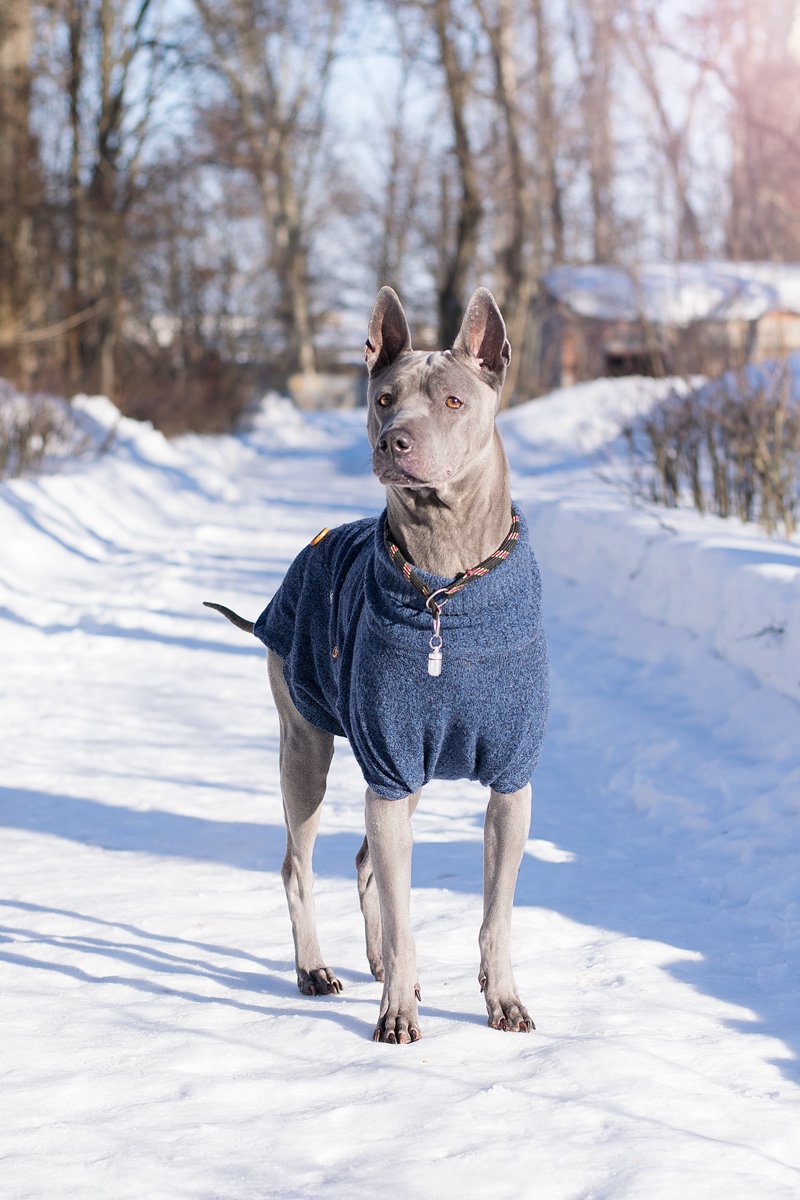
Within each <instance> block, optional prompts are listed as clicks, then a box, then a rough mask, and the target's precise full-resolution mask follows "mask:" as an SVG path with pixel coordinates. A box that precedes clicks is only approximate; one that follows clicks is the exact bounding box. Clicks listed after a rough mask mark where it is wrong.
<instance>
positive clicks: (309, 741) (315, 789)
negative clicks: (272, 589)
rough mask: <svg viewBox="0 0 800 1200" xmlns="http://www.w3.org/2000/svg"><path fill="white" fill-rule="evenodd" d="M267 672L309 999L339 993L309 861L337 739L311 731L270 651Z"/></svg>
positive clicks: (302, 977) (298, 947)
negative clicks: (325, 952) (326, 955)
mask: <svg viewBox="0 0 800 1200" xmlns="http://www.w3.org/2000/svg"><path fill="white" fill-rule="evenodd" d="M267 667H268V670H269V682H270V686H271V688H272V695H273V697H274V699H275V707H276V708H277V710H278V716H279V718H280V725H281V745H280V770H281V792H282V794H283V812H284V816H285V818H286V857H285V858H284V860H283V866H282V868H281V877H282V879H283V886H284V887H285V889H286V899H287V900H288V902H289V915H290V917H291V920H292V933H293V935H294V949H295V964H296V966H297V986H298V987H299V988H300V991H301V992H303V993H304V994H305V995H306V996H324V995H327V994H328V993H329V992H340V991H341V990H342V985H341V983H340V982H339V980H338V979H337V978H336V976H335V975H334V973H333V971H331V970H329V969H328V967H326V966H325V963H324V962H323V960H322V953H321V951H320V948H319V940H318V938H317V917H316V912H315V909H314V896H313V885H314V876H313V873H312V869H311V857H312V854H313V850H314V841H315V839H316V836H317V829H318V828H319V818H320V808H321V805H322V799H323V797H324V795H325V782H326V780H327V777H328V768H329V767H330V765H331V758H332V757H333V735H332V734H330V733H326V732H325V730H323V729H318V728H317V727H316V726H315V725H311V724H310V723H309V722H308V721H307V720H306V719H305V717H303V716H302V715H301V714H300V713H299V712H298V711H297V709H296V708H295V706H294V702H293V700H292V698H291V696H290V695H289V689H288V687H287V685H286V680H285V679H284V677H283V661H282V660H281V659H280V658H279V657H278V655H277V654H274V653H273V652H272V651H271V650H268V651H267Z"/></svg>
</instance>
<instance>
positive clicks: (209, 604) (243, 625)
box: [203, 600, 253, 633]
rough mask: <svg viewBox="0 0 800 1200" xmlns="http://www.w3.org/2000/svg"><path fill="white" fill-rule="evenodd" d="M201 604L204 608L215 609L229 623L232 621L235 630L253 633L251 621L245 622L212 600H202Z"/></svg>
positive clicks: (242, 618)
mask: <svg viewBox="0 0 800 1200" xmlns="http://www.w3.org/2000/svg"><path fill="white" fill-rule="evenodd" d="M203 604H205V606H206V608H215V609H216V610H217V612H220V613H222V615H223V617H227V618H228V620H229V621H232V622H233V624H234V625H235V626H236V627H237V629H243V630H244V631H245V633H252V632H253V622H252V621H245V619H244V617H240V616H238V615H237V614H236V613H235V612H231V610H230V609H229V608H226V607H225V605H224V604H214V602H213V601H212V600H204V601H203Z"/></svg>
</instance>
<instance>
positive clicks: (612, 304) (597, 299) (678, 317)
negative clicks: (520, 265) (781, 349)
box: [542, 262, 800, 326]
mask: <svg viewBox="0 0 800 1200" xmlns="http://www.w3.org/2000/svg"><path fill="white" fill-rule="evenodd" d="M542 282H543V283H544V285H545V287H546V288H547V290H548V291H549V292H550V294H551V295H552V296H554V297H555V299H556V300H560V301H561V302H562V303H563V304H566V305H567V306H568V307H569V308H571V309H572V311H573V312H575V313H578V314H579V315H580V316H583V317H597V318H599V319H600V320H605V321H635V320H638V319H639V318H640V317H641V316H643V317H644V318H645V319H646V320H648V321H651V322H652V323H653V324H656V325H677V326H686V325H689V324H691V322H692V321H730V320H736V319H738V320H745V321H752V320H756V319H757V318H759V317H763V316H764V314H765V313H767V312H771V311H780V312H792V313H800V263H772V262H685V263H653V264H650V265H648V266H641V267H639V268H637V270H636V271H635V272H634V271H625V270H623V269H622V268H621V267H612V266H586V267H554V268H553V269H552V270H551V271H548V272H547V274H546V275H544V276H542Z"/></svg>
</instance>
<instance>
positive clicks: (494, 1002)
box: [480, 973, 536, 1033]
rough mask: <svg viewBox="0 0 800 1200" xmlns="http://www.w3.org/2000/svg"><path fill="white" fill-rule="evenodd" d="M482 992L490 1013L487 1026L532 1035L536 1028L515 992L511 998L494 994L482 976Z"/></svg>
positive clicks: (506, 1031) (507, 1031)
mask: <svg viewBox="0 0 800 1200" xmlns="http://www.w3.org/2000/svg"><path fill="white" fill-rule="evenodd" d="M480 985H481V991H482V992H483V993H484V996H485V999H486V1008H487V1010H488V1013H489V1020H488V1021H487V1024H488V1025H489V1026H490V1028H492V1029H502V1030H503V1031H504V1032H505V1033H532V1032H533V1030H534V1029H535V1028H536V1026H535V1025H534V1023H533V1021H532V1020H531V1018H530V1016H529V1015H528V1010H527V1008H526V1007H525V1005H524V1004H523V1003H522V1001H521V1000H520V998H519V996H517V995H516V994H515V993H514V992H512V994H511V996H508V995H507V994H506V995H502V994H501V993H498V994H493V992H492V990H491V989H490V987H489V984H488V981H487V979H486V976H485V975H484V974H483V973H482V974H481V976H480Z"/></svg>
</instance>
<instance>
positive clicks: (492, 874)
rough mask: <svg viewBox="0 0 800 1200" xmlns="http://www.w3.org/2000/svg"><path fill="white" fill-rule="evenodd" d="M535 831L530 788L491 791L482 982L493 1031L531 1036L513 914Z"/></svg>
mask: <svg viewBox="0 0 800 1200" xmlns="http://www.w3.org/2000/svg"><path fill="white" fill-rule="evenodd" d="M530 827H531V786H530V784H527V786H526V787H524V788H521V789H520V791H518V792H512V793H511V794H510V795H502V794H501V793H500V792H495V791H493V792H492V794H491V796H490V798H489V807H488V808H487V810H486V822H485V825H484V830H483V924H482V925H481V932H480V938H479V942H480V950H481V966H480V971H479V973H478V982H479V983H480V985H481V991H482V992H483V994H484V999H485V1000H486V1007H487V1009H488V1011H489V1024H490V1025H491V1026H492V1028H493V1029H505V1030H509V1031H512V1032H514V1033H529V1032H530V1031H531V1030H532V1029H533V1028H534V1024H533V1021H532V1020H531V1018H530V1017H529V1016H528V1010H527V1009H526V1008H525V1006H524V1004H523V1003H522V1001H521V1000H520V998H519V992H518V991H517V985H516V982H515V980H514V972H513V970H512V968H511V910H512V908H513V906H514V888H515V886H516V883H517V873H518V872H519V868H520V863H521V862H522V853H523V851H524V849H525V842H526V841H527V839H528V833H529V832H530Z"/></svg>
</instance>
